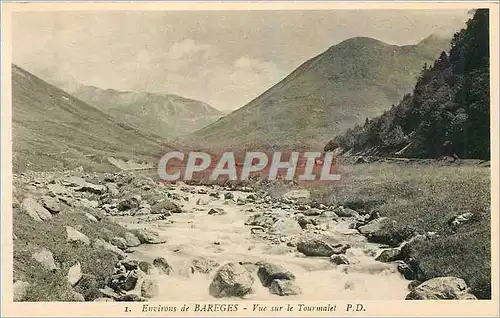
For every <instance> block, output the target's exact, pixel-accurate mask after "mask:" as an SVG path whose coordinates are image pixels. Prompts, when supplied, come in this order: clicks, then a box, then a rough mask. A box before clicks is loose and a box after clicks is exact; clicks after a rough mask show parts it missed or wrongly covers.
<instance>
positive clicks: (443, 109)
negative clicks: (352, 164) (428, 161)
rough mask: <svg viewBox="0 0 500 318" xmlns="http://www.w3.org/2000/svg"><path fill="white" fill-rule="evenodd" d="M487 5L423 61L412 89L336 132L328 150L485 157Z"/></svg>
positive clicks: (487, 149) (487, 152) (487, 145)
mask: <svg viewBox="0 0 500 318" xmlns="http://www.w3.org/2000/svg"><path fill="white" fill-rule="evenodd" d="M488 35H489V16H488V10H477V11H476V14H475V16H474V18H473V19H471V20H469V22H468V23H467V28H466V29H463V30H461V31H460V32H458V33H456V34H455V36H454V38H453V40H452V43H451V49H450V50H449V52H448V53H445V52H443V53H441V55H440V56H439V58H438V59H437V60H436V61H435V62H434V63H433V65H432V66H425V67H424V68H423V69H422V70H421V72H420V76H419V79H418V81H417V83H416V85H415V88H414V90H413V93H412V94H408V95H406V96H405V97H404V98H403V100H402V101H401V102H400V103H399V104H398V105H397V106H393V107H392V109H390V110H388V111H387V112H385V113H384V114H383V115H382V116H380V117H377V118H374V119H372V120H367V121H366V122H365V123H364V125H358V126H356V127H354V128H352V129H350V130H348V131H347V132H346V133H345V134H343V135H340V136H337V137H336V138H335V139H334V140H332V141H331V142H330V143H329V144H328V145H327V146H326V150H332V149H334V148H337V147H341V148H343V149H344V150H351V153H363V154H373V155H379V156H395V155H396V156H397V155H401V156H406V157H419V158H436V157H440V156H455V157H457V156H458V157H460V158H475V159H489V156H490V99H489V95H490V89H489V84H490V79H489V72H490V70H489V37H488Z"/></svg>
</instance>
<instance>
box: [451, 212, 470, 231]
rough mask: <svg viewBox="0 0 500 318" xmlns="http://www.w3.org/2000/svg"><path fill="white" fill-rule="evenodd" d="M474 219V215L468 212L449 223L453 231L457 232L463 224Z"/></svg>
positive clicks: (455, 217) (456, 216)
mask: <svg viewBox="0 0 500 318" xmlns="http://www.w3.org/2000/svg"><path fill="white" fill-rule="evenodd" d="M473 218H474V213H472V212H466V213H462V214H459V215H455V216H454V217H453V218H451V219H450V220H449V221H448V224H449V225H450V227H451V228H452V230H454V231H456V230H457V229H458V228H459V227H460V226H461V225H462V224H464V223H468V222H470V221H471V220H473Z"/></svg>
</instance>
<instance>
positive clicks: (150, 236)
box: [136, 229, 165, 244]
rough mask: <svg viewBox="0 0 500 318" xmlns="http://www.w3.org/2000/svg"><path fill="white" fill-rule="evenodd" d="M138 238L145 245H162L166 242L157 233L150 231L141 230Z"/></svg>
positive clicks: (138, 232) (138, 231)
mask: <svg viewBox="0 0 500 318" xmlns="http://www.w3.org/2000/svg"><path fill="white" fill-rule="evenodd" d="M136 234H137V238H138V239H139V241H140V242H141V243H144V244H162V243H165V240H163V239H161V238H160V235H159V234H158V233H157V232H154V231H152V230H148V229H139V230H137V232H136Z"/></svg>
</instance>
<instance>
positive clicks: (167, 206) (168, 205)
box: [151, 199, 183, 214]
mask: <svg viewBox="0 0 500 318" xmlns="http://www.w3.org/2000/svg"><path fill="white" fill-rule="evenodd" d="M182 212H183V211H182V208H181V207H180V206H179V205H178V204H177V203H175V202H173V201H171V200H168V199H166V200H163V201H160V202H158V203H156V204H155V205H154V206H153V208H152V212H151V213H154V214H169V213H182Z"/></svg>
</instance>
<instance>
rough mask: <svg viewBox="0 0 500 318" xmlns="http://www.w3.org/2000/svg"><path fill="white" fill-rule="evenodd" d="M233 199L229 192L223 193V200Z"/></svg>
mask: <svg viewBox="0 0 500 318" xmlns="http://www.w3.org/2000/svg"><path fill="white" fill-rule="evenodd" d="M233 198H234V194H233V193H231V192H226V193H224V199H226V200H231V199H233Z"/></svg>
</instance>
